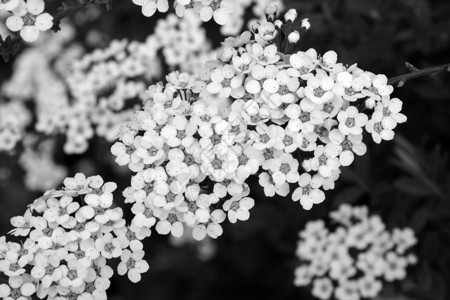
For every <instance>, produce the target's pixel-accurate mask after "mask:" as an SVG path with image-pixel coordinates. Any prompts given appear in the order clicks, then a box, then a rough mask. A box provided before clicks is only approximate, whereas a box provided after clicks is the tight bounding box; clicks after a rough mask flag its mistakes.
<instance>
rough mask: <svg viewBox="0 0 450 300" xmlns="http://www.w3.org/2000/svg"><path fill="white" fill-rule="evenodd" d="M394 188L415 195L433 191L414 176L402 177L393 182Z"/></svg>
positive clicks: (423, 194)
mask: <svg viewBox="0 0 450 300" xmlns="http://www.w3.org/2000/svg"><path fill="white" fill-rule="evenodd" d="M394 186H395V188H396V189H398V190H400V191H402V192H404V193H406V194H409V195H412V196H416V197H425V196H430V195H433V192H432V191H430V189H429V188H428V187H427V186H426V185H425V184H424V183H423V182H422V181H420V180H418V179H416V178H409V177H403V178H400V179H398V180H396V181H395V182H394Z"/></svg>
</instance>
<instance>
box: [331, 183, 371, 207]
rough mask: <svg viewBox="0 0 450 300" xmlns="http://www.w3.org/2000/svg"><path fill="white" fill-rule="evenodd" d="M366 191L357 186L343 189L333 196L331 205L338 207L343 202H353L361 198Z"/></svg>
mask: <svg viewBox="0 0 450 300" xmlns="http://www.w3.org/2000/svg"><path fill="white" fill-rule="evenodd" d="M365 193H366V192H365V191H364V190H363V189H361V188H360V187H358V186H350V187H348V188H345V189H343V190H342V191H341V192H339V193H338V194H337V195H336V196H335V197H334V198H333V206H335V207H339V205H341V204H343V203H354V202H356V201H358V200H359V199H361V197H362V196H363V195H364V194H365Z"/></svg>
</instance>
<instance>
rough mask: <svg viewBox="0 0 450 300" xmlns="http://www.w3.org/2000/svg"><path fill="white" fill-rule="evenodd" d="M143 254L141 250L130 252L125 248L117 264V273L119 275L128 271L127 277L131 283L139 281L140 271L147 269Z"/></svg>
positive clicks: (143, 271)
mask: <svg viewBox="0 0 450 300" xmlns="http://www.w3.org/2000/svg"><path fill="white" fill-rule="evenodd" d="M144 254H145V253H144V251H142V250H138V251H134V252H131V251H130V250H128V249H125V250H124V251H123V252H122V256H121V257H120V259H121V260H122V261H121V262H120V263H119V265H118V266H117V273H119V275H125V274H126V273H128V279H130V281H131V282H133V283H137V282H139V281H141V273H145V272H147V271H148V269H149V265H148V263H147V262H146V261H145V260H143V257H144Z"/></svg>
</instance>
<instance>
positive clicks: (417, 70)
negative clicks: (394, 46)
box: [405, 62, 420, 72]
mask: <svg viewBox="0 0 450 300" xmlns="http://www.w3.org/2000/svg"><path fill="white" fill-rule="evenodd" d="M405 67H406V69H407V70H408V71H410V72H419V71H420V70H419V69H417V68H416V67H414V66H413V65H412V64H410V63H409V62H405Z"/></svg>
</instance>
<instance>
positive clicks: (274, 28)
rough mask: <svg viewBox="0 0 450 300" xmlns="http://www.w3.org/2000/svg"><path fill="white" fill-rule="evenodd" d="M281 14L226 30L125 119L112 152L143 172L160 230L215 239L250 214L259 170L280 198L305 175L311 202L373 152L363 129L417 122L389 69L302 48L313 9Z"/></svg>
mask: <svg viewBox="0 0 450 300" xmlns="http://www.w3.org/2000/svg"><path fill="white" fill-rule="evenodd" d="M274 13H275V10H272V8H271V7H270V8H269V9H268V12H267V14H268V20H267V21H263V22H260V23H256V24H254V25H253V26H252V32H248V31H247V32H244V33H243V34H242V35H241V36H240V37H238V38H228V39H226V40H225V42H224V43H223V48H222V49H221V51H220V52H219V53H218V56H217V57H218V60H217V61H212V62H210V63H209V64H208V66H207V67H206V68H204V69H203V70H202V73H201V74H200V76H199V77H195V76H190V75H188V74H187V73H179V72H173V73H171V74H169V75H168V76H167V81H168V82H167V83H166V84H165V85H163V84H162V83H161V84H157V85H153V86H151V87H150V88H149V89H148V91H147V97H148V99H147V101H146V103H145V104H144V109H143V110H142V111H139V112H137V113H136V114H135V116H134V118H133V120H132V121H130V122H128V123H127V124H126V125H125V126H123V128H122V129H121V132H120V134H119V139H120V141H119V142H117V143H115V144H114V145H113V147H112V148H111V151H112V153H113V154H114V155H115V156H116V157H117V158H116V162H117V163H118V164H119V165H128V167H129V168H130V170H132V171H133V172H135V173H136V175H134V176H133V178H132V181H131V187H130V188H128V189H126V190H125V191H124V196H125V197H126V202H130V203H135V205H137V206H142V205H144V206H145V207H146V208H147V209H150V210H151V211H153V213H154V215H155V217H156V218H157V219H158V221H157V223H156V230H157V232H158V233H160V234H168V233H169V232H170V233H171V234H172V235H174V236H180V235H182V234H183V228H184V226H189V227H193V228H194V230H193V236H194V238H195V239H199V240H201V239H203V238H204V237H205V236H206V235H209V236H211V237H213V238H216V237H218V236H220V235H221V234H222V227H221V225H220V223H222V222H223V221H224V219H225V216H227V217H228V220H229V221H230V222H232V223H235V222H236V221H237V220H240V221H245V220H247V219H248V218H249V216H250V213H249V210H250V209H251V208H252V207H253V206H254V204H255V203H254V200H253V199H251V198H249V197H247V196H248V195H249V187H248V185H247V183H246V181H247V179H248V178H249V176H251V175H258V177H259V184H260V185H261V186H262V187H263V188H264V192H265V195H266V196H269V197H271V196H274V195H275V194H278V195H281V196H287V195H288V194H289V192H290V183H296V184H297V188H296V189H295V190H294V192H293V194H292V199H293V200H294V201H299V202H300V204H301V206H302V207H303V208H304V209H307V210H308V209H311V207H312V206H313V204H318V203H321V202H322V201H323V200H324V199H325V194H324V192H323V190H328V189H332V188H333V187H334V182H335V181H336V180H337V179H338V178H339V174H340V167H341V166H348V165H350V164H351V163H352V162H353V160H354V156H355V154H356V155H363V154H364V153H365V152H366V145H365V144H364V143H363V141H362V140H363V132H364V131H365V132H367V133H369V134H371V136H372V139H373V140H374V141H375V142H376V143H380V142H381V141H382V140H391V139H392V138H393V137H394V132H393V129H394V128H395V127H396V126H397V124H398V123H402V122H404V121H406V117H405V116H404V115H403V114H401V113H400V111H401V107H402V102H401V101H400V100H399V99H397V98H394V99H391V98H390V94H391V93H392V91H393V87H392V86H390V85H388V84H387V78H386V76H384V75H375V74H373V73H370V72H367V71H363V70H361V69H360V68H358V67H357V66H356V65H353V66H350V67H346V66H344V65H342V64H340V63H338V62H337V55H336V53H335V52H333V51H329V52H327V53H325V54H324V55H323V56H320V55H318V54H317V53H316V51H315V50H314V49H309V50H308V51H306V52H302V51H300V52H295V53H291V49H292V47H293V45H294V44H295V43H297V42H298V40H299V38H300V32H303V31H306V30H307V29H309V23H308V20H307V19H304V20H302V21H301V22H297V20H296V12H295V11H293V10H292V11H289V12H288V13H287V14H286V15H285V20H284V22H283V21H280V20H277V21H275V19H274ZM297 23H298V24H299V28H298V30H293V31H292V32H289V29H291V28H292V27H295V25H294V24H297ZM293 25H294V26H293Z"/></svg>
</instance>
